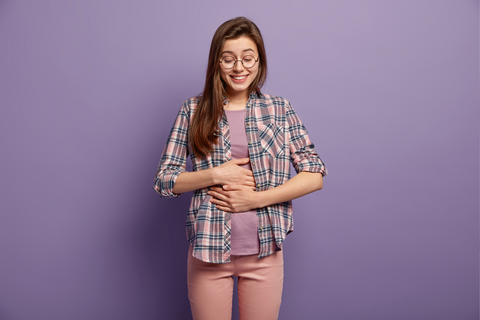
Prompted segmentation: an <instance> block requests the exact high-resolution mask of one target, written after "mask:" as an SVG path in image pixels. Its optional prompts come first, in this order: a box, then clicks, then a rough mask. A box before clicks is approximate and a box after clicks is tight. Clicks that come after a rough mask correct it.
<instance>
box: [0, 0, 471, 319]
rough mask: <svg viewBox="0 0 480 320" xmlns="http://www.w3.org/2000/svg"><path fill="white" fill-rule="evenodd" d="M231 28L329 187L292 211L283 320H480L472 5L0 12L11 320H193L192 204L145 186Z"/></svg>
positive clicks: (111, 6) (109, 5) (7, 3)
mask: <svg viewBox="0 0 480 320" xmlns="http://www.w3.org/2000/svg"><path fill="white" fill-rule="evenodd" d="M239 15H246V16H247V17H249V18H251V19H252V20H253V21H255V22H256V23H257V24H258V26H259V27H260V29H261V30H262V32H263V34H264V37H265V41H266V46H267V53H268V58H269V67H270V71H271V72H270V74H269V79H268V80H267V85H266V87H265V90H264V91H265V92H266V93H270V94H276V95H281V96H284V97H286V98H287V99H289V100H290V101H291V102H292V104H293V105H294V107H295V109H296V110H297V113H298V114H299V115H300V117H301V118H302V119H303V121H304V123H305V124H306V126H307V128H308V129H309V132H310V136H311V138H312V140H313V141H314V142H315V144H316V146H317V150H318V152H319V154H320V155H321V157H322V159H323V160H324V161H325V163H326V164H327V167H328V169H329V173H330V175H329V176H328V177H327V178H325V187H324V190H322V191H320V192H318V193H315V194H312V195H309V196H306V197H304V198H302V199H299V200H296V201H295V202H294V211H295V228H296V231H295V232H294V233H292V234H291V235H289V236H288V238H287V241H286V243H285V247H284V249H285V259H286V262H285V263H286V264H285V277H286V278H285V287H284V294H283V304H282V308H281V310H280V319H283V320H287V319H302V320H309V319H328V320H352V319H355V320H363V319H365V320H385V319H388V320H405V319H409V320H416V319H419V320H420V319H421V320H425V319H433V320H443V319H445V320H447V319H448V320H451V319H455V320H457V319H460V320H467V319H472V320H473V319H478V315H479V311H478V307H479V302H478V299H479V293H478V289H479V287H478V280H479V272H478V266H479V255H478V244H479V218H478V211H479V135H478V132H479V108H478V107H479V96H480V92H479V28H478V27H479V2H478V1H473V0H463V1H460V0H458V1H450V0H432V1H427V0H424V1H417V0H408V1H405V0H396V1H382V0H369V1H367V0H364V1H357V0H346V1H326V0H322V1H302V0H300V1H297V2H296V3H295V4H293V1H290V2H287V1H276V2H275V4H273V2H269V3H267V2H262V1H254V0H246V1H242V2H238V3H233V2H225V1H217V0H215V1H214V0H206V1H191V2H187V1H176V2H174V1H168V2H167V1H163V2H161V1H119V0H102V1H76V2H74V3H70V1H68V4H67V1H47V0H45V1H13V0H3V1H0V58H1V60H0V61H1V62H0V63H1V64H0V147H1V149H0V150H1V155H0V159H1V168H2V169H1V171H0V210H1V216H0V218H1V220H0V319H2V320H41V319H48V320H65V319H68V320H85V319H89V320H97V319H98V320H104V319H115V320H131V319H143V320H146V319H152V320H153V319H166V320H170V319H190V315H189V312H190V311H189V306H188V300H187V296H186V281H185V280H186V279H185V277H186V254H187V252H186V249H187V242H186V240H185V229H184V220H185V214H186V210H187V208H188V205H189V200H190V194H186V195H183V196H182V197H180V198H178V199H160V198H159V197H158V196H157V195H156V194H155V192H154V191H153V190H152V188H151V186H152V183H153V176H154V173H155V170H156V168H157V163H158V160H159V158H160V154H161V152H162V149H163V146H164V143H165V140H166V137H167V134H168V132H169V130H170V127H171V125H172V123H173V119H174V117H175V115H176V113H177V111H178V109H179V107H180V105H181V103H182V102H183V101H184V100H185V99H186V98H188V97H190V96H193V95H196V94H198V93H199V92H200V91H201V89H202V86H203V81H204V79H203V78H204V73H205V67H206V62H207V54H208V49H209V44H210V40H211V37H212V35H213V33H214V31H215V29H216V28H217V27H218V26H219V25H220V24H221V23H222V22H224V21H225V20H227V19H229V18H232V17H235V16H239ZM237 319H238V318H237Z"/></svg>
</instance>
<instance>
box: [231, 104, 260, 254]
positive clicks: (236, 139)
mask: <svg viewBox="0 0 480 320" xmlns="http://www.w3.org/2000/svg"><path fill="white" fill-rule="evenodd" d="M225 114H226V115H227V120H228V126H229V128H230V145H231V150H232V159H240V158H248V157H249V154H248V144H247V134H246V133H245V109H243V110H225ZM241 167H243V168H245V169H248V170H252V167H251V166H250V162H249V163H247V164H244V165H241ZM257 228H258V220H257V211H256V210H250V211H246V212H239V213H232V241H231V252H230V254H233V255H248V254H256V253H259V252H260V240H259V239H258V232H257Z"/></svg>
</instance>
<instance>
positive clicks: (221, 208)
mask: <svg viewBox="0 0 480 320" xmlns="http://www.w3.org/2000/svg"><path fill="white" fill-rule="evenodd" d="M216 207H217V209H219V210H222V211H226V212H233V209H232V208H229V207H225V206H218V205H217V206H216Z"/></svg>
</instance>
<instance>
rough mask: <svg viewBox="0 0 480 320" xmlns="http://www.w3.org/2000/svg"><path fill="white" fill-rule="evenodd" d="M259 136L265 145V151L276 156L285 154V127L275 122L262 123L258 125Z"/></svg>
mask: <svg viewBox="0 0 480 320" xmlns="http://www.w3.org/2000/svg"><path fill="white" fill-rule="evenodd" d="M258 136H259V138H260V143H261V145H262V147H263V152H264V153H268V154H270V155H271V156H272V157H274V158H278V157H281V156H282V155H283V154H284V148H285V134H284V130H283V127H281V126H276V125H275V124H274V123H267V124H261V125H259V126H258Z"/></svg>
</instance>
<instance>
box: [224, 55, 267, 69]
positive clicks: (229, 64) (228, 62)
mask: <svg viewBox="0 0 480 320" xmlns="http://www.w3.org/2000/svg"><path fill="white" fill-rule="evenodd" d="M237 61H242V65H243V66H244V67H245V68H247V69H250V68H253V66H254V65H255V63H257V61H258V59H256V60H255V57H254V56H250V55H248V56H245V57H243V58H242V59H241V60H236V59H235V58H234V57H232V56H226V57H223V58H222V60H220V63H221V65H222V66H223V67H224V68H225V69H232V68H233V67H235V64H236V63H237Z"/></svg>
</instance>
